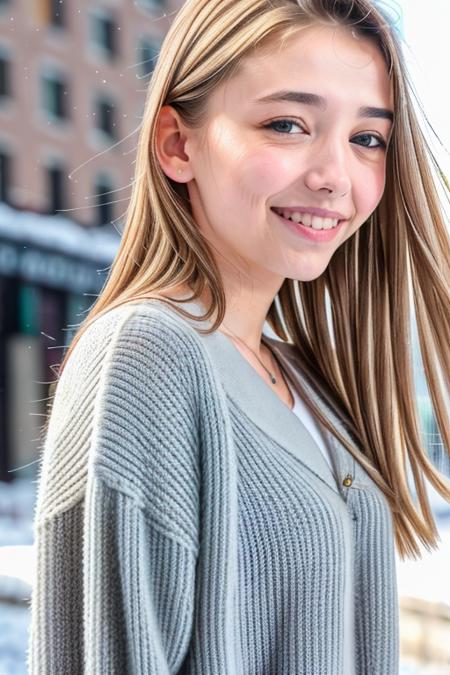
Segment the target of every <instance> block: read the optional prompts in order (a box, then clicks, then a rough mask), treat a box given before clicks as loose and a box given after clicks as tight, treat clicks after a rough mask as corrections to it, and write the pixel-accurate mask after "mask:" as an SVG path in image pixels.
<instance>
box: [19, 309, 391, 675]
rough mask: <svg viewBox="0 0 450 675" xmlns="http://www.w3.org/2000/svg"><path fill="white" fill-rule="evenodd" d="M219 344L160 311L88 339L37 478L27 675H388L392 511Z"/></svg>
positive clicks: (72, 365)
mask: <svg viewBox="0 0 450 675" xmlns="http://www.w3.org/2000/svg"><path fill="white" fill-rule="evenodd" d="M226 342H227V338H225V336H223V335H220V338H219V337H215V338H207V337H204V336H200V335H198V334H197V333H196V332H195V331H194V329H193V328H192V327H191V326H190V325H189V323H188V322H187V321H185V320H184V319H182V318H180V317H178V315H176V314H175V312H174V310H172V309H168V308H166V307H165V306H162V304H161V303H158V302H155V301H143V302H140V303H135V304H130V305H127V306H125V307H119V308H117V309H114V310H111V311H109V312H108V313H107V314H105V315H104V316H103V317H101V318H100V319H98V320H96V321H95V322H94V324H93V325H92V326H90V327H89V328H88V330H87V331H86V332H85V333H84V334H83V336H82V338H81V340H80V341H79V343H78V345H77V346H76V348H75V350H74V352H73V354H72V355H71V358H70V359H69V361H68V363H67V366H66V368H65V370H64V372H63V374H62V377H61V379H60V382H59V383H58V386H57V390H56V395H55V399H54V403H53V409H52V413H51V419H50V425H49V430H48V434H47V438H46V442H45V447H44V452H43V455H42V460H41V465H40V475H39V485H38V488H39V489H38V500H37V504H36V511H35V547H36V555H37V566H36V576H35V582H34V587H33V593H32V601H31V628H30V638H29V650H28V668H29V672H30V675H37V674H39V675H44V674H45V675H66V674H67V675H68V674H70V675H77V674H80V675H81V674H83V675H85V674H86V675H103V674H105V675H106V674H111V675H112V674H114V675H128V674H135V675H153V674H155V675H165V674H168V673H183V674H192V675H193V674H196V675H315V674H317V675H319V674H323V675H352V673H355V675H397V673H398V608H397V589H396V579H395V558H394V548H393V531H392V519H391V515H390V511H389V508H388V504H387V502H386V500H385V498H384V496H383V495H382V493H381V492H380V491H379V489H378V488H377V487H376V485H375V484H374V483H373V482H372V481H371V479H370V478H369V477H368V476H367V474H366V472H365V471H363V470H362V468H361V467H359V465H358V466H356V464H357V463H356V462H355V460H354V459H353V458H351V456H350V455H349V453H348V452H347V450H346V449H345V448H344V447H343V446H342V445H341V444H340V443H338V442H337V441H334V443H333V450H334V451H335V455H334V460H335V463H336V464H335V465H336V476H335V477H334V476H332V474H331V471H330V469H329V468H328V467H327V465H326V462H325V460H324V458H323V457H322V456H321V455H320V451H319V449H318V448H317V446H315V444H314V441H313V440H312V438H311V436H310V435H309V434H308V433H307V432H306V431H305V430H304V427H302V425H301V422H300V421H299V420H298V419H297V418H296V417H295V415H294V414H293V413H292V411H290V410H289V409H288V408H287V406H285V405H284V404H283V403H282V402H281V401H280V400H279V399H278V397H277V396H276V394H274V393H273V392H272V391H271V390H270V388H269V387H268V385H267V384H266V383H265V382H263V380H262V378H260V376H259V375H258V374H257V373H256V371H254V370H253V369H252V368H251V366H250V365H249V364H248V363H247V362H246V361H245V360H244V359H243V357H242V356H240V355H239V354H238V352H237V350H236V349H235V348H234V347H232V346H231V343H229V342H228V344H225V343H226ZM273 342H274V344H275V341H273ZM222 347H223V348H222ZM285 353H286V354H289V350H288V349H285ZM215 355H217V357H216V356H215ZM215 359H217V360H215ZM229 359H231V360H229ZM224 364H225V365H224ZM228 371H229V372H228ZM311 395H313V394H312V393H311ZM246 401H249V403H248V407H246V405H247V404H246V403H245V402H246ZM323 409H324V410H328V409H327V408H326V406H325V404H323ZM270 410H273V415H272V417H271V416H270V414H269V415H268V414H267V412H268V411H270ZM338 423H339V420H336V424H338ZM268 425H270V426H268ZM289 425H292V431H293V433H292V434H291V435H290V436H287V435H285V434H287V433H288V432H287V431H286V427H289ZM296 425H297V426H296ZM268 429H269V430H270V433H268ZM297 431H298V443H297V442H296V440H295V439H296V438H297V435H296V434H297ZM289 433H290V432H289ZM291 438H293V439H294V441H293V442H292V443H291V441H290V439H291ZM284 439H286V442H284ZM308 444H309V447H308ZM297 445H298V448H297ZM295 453H298V455H297V454H295ZM308 453H311V454H310V455H308ZM316 454H317V457H318V459H317V462H319V464H317V465H314V462H315V461H316V460H315V459H314V461H313V463H311V464H310V466H308V461H310V460H308V459H307V458H308V456H311V457H315V455H316ZM320 462H321V463H322V465H321V464H320ZM349 469H350V470H351V471H352V475H353V477H354V481H353V484H352V486H351V487H349V488H346V487H343V486H342V480H341V478H342V474H343V475H345V474H346V473H348V471H349ZM327 471H328V474H327ZM346 594H347V596H346ZM346 597H347V599H349V600H350V603H347V604H346V602H345V598H346ZM350 605H351V609H352V616H351V617H350V618H349V615H347V614H346V612H347V611H348V609H346V607H347V608H348V606H350ZM353 612H354V621H353ZM348 625H352V626H354V635H352V636H351V637H352V641H354V646H355V648H354V653H353V654H352V655H350V657H349V655H348V654H347V655H346V654H345V650H344V631H345V630H347V628H345V627H346V626H348Z"/></svg>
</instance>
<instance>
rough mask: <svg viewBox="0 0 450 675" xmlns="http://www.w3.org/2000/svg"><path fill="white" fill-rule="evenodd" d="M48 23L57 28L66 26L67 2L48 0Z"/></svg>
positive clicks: (63, 0)
mask: <svg viewBox="0 0 450 675" xmlns="http://www.w3.org/2000/svg"><path fill="white" fill-rule="evenodd" d="M47 3H48V8H47V15H48V22H49V23H50V24H51V25H52V26H56V27H57V28H65V26H66V12H65V10H66V7H65V0H47Z"/></svg>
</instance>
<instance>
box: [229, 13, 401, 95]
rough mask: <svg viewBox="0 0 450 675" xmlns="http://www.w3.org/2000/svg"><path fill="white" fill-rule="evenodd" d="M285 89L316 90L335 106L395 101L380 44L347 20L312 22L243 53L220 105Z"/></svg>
mask: <svg viewBox="0 0 450 675" xmlns="http://www.w3.org/2000/svg"><path fill="white" fill-rule="evenodd" d="M281 89H287V90H288V89H291V90H292V89H300V90H303V91H308V92H316V93H317V94H320V95H322V96H325V97H326V98H327V99H328V100H329V102H330V105H331V106H333V104H336V105H342V106H344V107H349V106H348V105H347V106H346V104H349V105H350V104H351V105H352V104H353V103H352V102H355V105H356V102H357V103H358V104H359V105H373V106H376V105H379V106H384V107H392V105H393V89H392V82H391V80H390V79H389V76H388V69H387V65H386V62H385V60H384V57H383V54H382V53H381V51H380V49H379V47H378V46H377V45H376V44H375V43H374V42H373V41H372V40H370V39H368V38H365V37H360V36H358V35H357V33H356V31H353V33H352V29H351V28H348V27H343V26H328V25H312V26H307V27H304V28H301V29H300V30H299V31H298V32H296V33H295V34H294V35H291V36H290V37H289V38H288V39H286V40H281V38H276V39H273V40H271V41H270V43H266V44H265V45H264V46H263V47H261V48H258V49H257V50H256V51H255V52H254V53H253V54H252V55H250V56H247V57H246V58H244V59H243V61H242V62H241V67H240V69H239V71H238V73H237V75H235V76H234V77H233V78H232V79H231V80H230V81H229V82H227V84H226V86H225V87H223V90H222V92H221V94H222V95H221V96H219V98H220V99H221V105H222V106H224V105H225V106H227V107H228V106H231V107H233V106H236V105H238V104H239V105H240V106H241V107H242V106H248V105H252V106H253V105H254V101H255V99H257V98H260V97H264V96H265V95H266V94H269V93H270V92H272V91H275V90H281Z"/></svg>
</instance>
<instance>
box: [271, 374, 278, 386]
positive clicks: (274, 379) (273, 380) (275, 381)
mask: <svg viewBox="0 0 450 675" xmlns="http://www.w3.org/2000/svg"><path fill="white" fill-rule="evenodd" d="M270 379H271V380H272V384H276V383H277V380H276V378H275V377H274V376H273V375H270Z"/></svg>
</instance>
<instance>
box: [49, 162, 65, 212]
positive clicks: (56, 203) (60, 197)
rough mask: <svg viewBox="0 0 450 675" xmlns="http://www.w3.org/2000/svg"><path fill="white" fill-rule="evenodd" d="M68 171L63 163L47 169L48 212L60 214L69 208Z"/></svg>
mask: <svg viewBox="0 0 450 675" xmlns="http://www.w3.org/2000/svg"><path fill="white" fill-rule="evenodd" d="M66 179H67V171H66V170H65V168H63V167H62V166H61V165H54V166H51V167H49V168H48V169H47V194H48V212H49V213H50V214H52V215H56V214H58V213H59V212H60V211H62V210H63V209H66V208H67V185H66Z"/></svg>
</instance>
